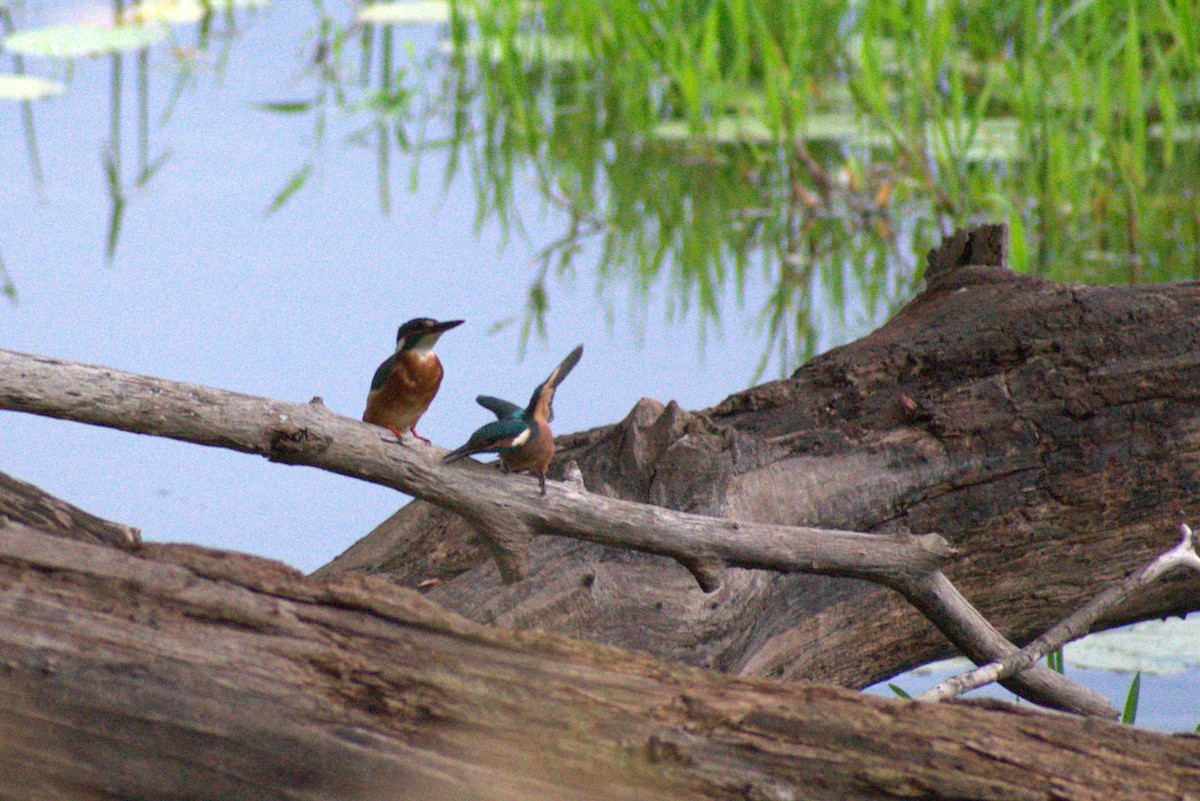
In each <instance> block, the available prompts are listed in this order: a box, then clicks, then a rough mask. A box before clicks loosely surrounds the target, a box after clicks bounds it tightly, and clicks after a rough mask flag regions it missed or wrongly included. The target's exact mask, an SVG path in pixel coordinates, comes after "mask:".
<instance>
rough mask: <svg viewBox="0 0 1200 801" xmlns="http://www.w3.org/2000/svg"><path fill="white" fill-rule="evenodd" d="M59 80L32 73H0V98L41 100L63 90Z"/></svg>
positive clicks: (63, 87)
mask: <svg viewBox="0 0 1200 801" xmlns="http://www.w3.org/2000/svg"><path fill="white" fill-rule="evenodd" d="M66 89H67V87H66V86H65V85H63V84H62V83H61V82H59V81H53V80H51V79H49V78H39V77H37V76H34V75H9V74H3V75H0V98H3V99H5V100H41V99H42V98H46V97H54V96H55V95H61V94H62V93H63V92H65V91H66Z"/></svg>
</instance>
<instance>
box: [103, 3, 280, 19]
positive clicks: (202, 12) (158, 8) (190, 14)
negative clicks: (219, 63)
mask: <svg viewBox="0 0 1200 801" xmlns="http://www.w3.org/2000/svg"><path fill="white" fill-rule="evenodd" d="M270 3H271V0H142V1H141V2H140V3H137V4H135V5H133V6H132V7H130V8H129V10H128V11H126V12H125V19H127V20H130V21H132V22H164V23H166V24H168V25H184V24H188V23H193V22H199V21H200V20H202V19H204V17H205V16H206V15H208V14H222V13H225V12H226V11H229V10H231V9H238V8H259V7H261V6H266V5H270Z"/></svg>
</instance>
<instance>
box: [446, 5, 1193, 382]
mask: <svg viewBox="0 0 1200 801" xmlns="http://www.w3.org/2000/svg"><path fill="white" fill-rule="evenodd" d="M539 8H540V10H538V11H537V12H534V11H531V10H530V6H527V5H526V4H524V3H521V2H518V1H517V0H486V2H484V1H483V0H454V2H452V14H451V23H450V26H449V34H450V39H451V45H452V48H453V49H452V54H451V56H450V58H449V66H450V69H451V80H450V82H449V84H448V85H447V86H446V87H444V92H443V94H442V96H441V102H440V104H439V105H440V107H442V108H449V109H453V111H452V112H451V113H450V114H449V119H448V122H449V124H450V126H451V129H452V132H453V135H452V136H451V137H450V139H449V140H448V141H447V142H446V144H447V145H448V146H449V147H451V148H453V150H454V155H453V157H452V164H453V165H454V166H455V168H458V167H459V166H460V165H461V164H462V163H463V161H465V163H466V164H468V165H469V166H470V171H471V174H472V175H473V176H474V177H475V180H476V187H477V191H478V210H479V216H480V222H481V223H482V222H484V221H485V220H487V219H497V220H499V221H501V222H502V223H504V224H505V225H506V226H508V228H509V230H513V231H517V232H522V231H523V230H524V226H523V225H522V221H521V220H520V219H518V216H517V213H516V211H515V208H514V205H513V203H512V198H513V195H514V193H515V192H516V191H518V190H517V187H518V185H519V184H521V183H523V182H524V179H526V178H528V177H532V178H533V182H534V184H535V185H536V186H537V188H538V190H539V191H540V192H541V194H542V196H543V198H544V199H545V200H546V202H547V203H548V204H550V205H553V206H556V207H560V208H563V209H565V210H567V212H568V216H569V219H570V223H569V228H568V231H567V232H566V233H565V234H564V236H562V237H561V238H560V239H558V240H557V241H556V242H554V243H552V244H551V245H550V246H549V247H547V248H546V249H545V250H543V251H542V254H541V258H540V271H539V273H538V274H537V275H536V276H535V277H534V278H533V283H534V284H536V285H538V286H539V287H541V288H542V291H541V293H540V294H539V295H538V296H537V297H538V298H539V303H540V304H541V305H539V306H538V307H537V308H536V309H535V308H533V307H531V309H530V313H531V315H534V316H538V315H540V314H543V313H544V311H545V302H546V296H545V282H546V279H547V277H548V275H549V274H551V273H553V274H556V275H560V276H563V277H570V276H571V275H573V265H574V261H575V260H576V259H577V257H578V255H579V254H580V253H583V252H587V253H588V256H589V258H591V257H592V256H593V254H595V258H596V259H597V261H596V274H597V281H598V290H599V292H600V294H601V295H602V296H609V297H610V302H611V294H610V293H611V289H612V287H613V285H614V284H619V283H625V284H627V285H628V286H629V287H630V288H631V289H632V290H633V293H634V295H635V297H637V298H641V299H642V300H643V301H644V299H645V298H647V297H648V296H649V293H650V291H651V290H652V289H655V288H657V287H666V288H667V289H668V294H669V296H670V297H671V298H672V299H673V302H672V303H671V304H670V305H669V309H668V313H669V314H671V315H673V316H680V317H682V316H686V315H689V314H692V313H695V315H696V316H697V318H698V320H699V322H700V326H701V332H702V333H703V332H704V331H705V330H706V328H707V326H709V325H712V324H716V323H718V322H719V312H720V306H721V303H722V302H723V300H724V299H725V298H726V297H727V293H728V292H729V291H730V290H732V291H734V292H735V293H736V296H737V297H738V298H743V297H744V296H745V291H746V290H747V288H748V287H750V286H754V285H757V284H758V283H759V282H764V283H765V284H766V286H767V287H769V291H768V293H767V297H766V300H765V301H764V302H763V306H762V310H761V321H762V327H763V329H764V330H765V332H766V335H767V337H768V341H769V343H770V347H771V348H772V349H773V350H774V352H775V353H778V355H779V356H780V361H781V364H782V366H783V369H785V370H786V369H787V368H789V367H791V366H793V365H794V364H795V362H796V361H797V360H800V359H803V358H807V356H809V355H811V354H812V353H813V352H814V350H815V349H816V347H817V346H818V344H819V342H821V341H822V337H824V338H825V340H829V339H831V338H834V337H833V335H830V334H829V329H830V328H831V327H834V326H839V327H840V326H842V325H843V324H845V323H847V322H850V323H855V322H857V323H871V322H873V321H875V320H877V319H878V318H879V317H880V316H881V315H883V314H886V313H887V312H888V311H890V310H891V309H893V308H894V307H895V306H897V305H898V304H899V303H901V302H903V301H904V300H905V299H907V297H908V296H909V295H910V294H911V293H912V292H913V291H914V288H915V284H916V282H917V280H918V279H919V274H920V263H921V260H922V259H923V256H924V253H925V252H926V250H927V249H928V248H929V247H930V246H931V245H932V244H933V243H934V242H935V241H936V240H937V239H938V238H940V237H941V236H942V235H944V234H946V233H949V232H950V231H951V230H952V229H953V228H954V227H956V226H959V225H964V224H967V223H969V222H971V221H974V220H978V219H982V218H986V219H1001V220H1007V221H1008V222H1009V225H1010V228H1011V231H1012V248H1011V251H1010V258H1011V263H1012V264H1013V266H1014V267H1016V268H1018V269H1025V270H1030V271H1033V272H1038V273H1044V274H1047V275H1051V276H1053V277H1055V278H1059V279H1063V280H1090V281H1141V280H1166V279H1169V278H1173V277H1180V276H1185V275H1192V274H1200V248H1198V245H1197V241H1198V239H1200V212H1198V211H1197V207H1198V203H1197V198H1196V192H1195V188H1194V187H1195V186H1197V185H1198V184H1200V126H1198V125H1197V118H1198V116H1200V115H1198V106H1200V80H1198V78H1197V75H1200V69H1197V67H1198V66H1200V63H1198V58H1200V56H1198V55H1197V54H1198V52H1200V50H1198V47H1197V45H1198V41H1197V36H1198V34H1197V27H1198V26H1197V24H1196V18H1195V14H1194V11H1195V9H1194V4H1193V0H1076V2H1074V3H1071V4H1066V3H1061V2H1057V3H1048V2H1035V1H1034V0H1022V2H1019V3H1014V4H999V5H989V4H980V3H968V2H963V0H943V1H942V2H934V3H926V2H920V3H918V2H913V1H912V0H907V1H906V2H882V0H873V1H866V0H864V1H862V2H851V0H797V2H791V3H775V2H767V0H664V2H660V3H653V4H646V3H642V2H636V1H635V0H611V1H610V2H606V3H592V2H583V0H548V1H547V2H546V3H544V4H543V5H542V6H540V7H539ZM464 108H467V109H469V111H464V110H463V109H464ZM586 239H591V240H594V241H595V243H596V246H595V249H594V250H587V249H585V248H583V246H582V245H583V240H586ZM830 310H832V311H830ZM767 356H769V353H768V354H767V355H766V356H764V364H765V363H766V359H767Z"/></svg>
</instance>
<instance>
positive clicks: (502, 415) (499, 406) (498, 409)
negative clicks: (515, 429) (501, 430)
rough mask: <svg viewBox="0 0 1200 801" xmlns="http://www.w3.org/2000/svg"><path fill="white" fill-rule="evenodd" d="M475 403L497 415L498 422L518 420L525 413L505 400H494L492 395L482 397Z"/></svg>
mask: <svg viewBox="0 0 1200 801" xmlns="http://www.w3.org/2000/svg"><path fill="white" fill-rule="evenodd" d="M475 402H476V403H478V404H479V405H480V406H482V407H483V408H485V409H487V410H488V411H489V412H491V413H492V414H494V415H496V419H497V420H504V419H506V418H518V417H520V416H521V414H522V412H524V411H525V410H524V409H522V408H521V407H520V406H518V405H517V404H515V403H510V402H509V401H506V400H504V399H503V398H494V397H492V396H491V395H480V396H479V397H477V398H476V399H475Z"/></svg>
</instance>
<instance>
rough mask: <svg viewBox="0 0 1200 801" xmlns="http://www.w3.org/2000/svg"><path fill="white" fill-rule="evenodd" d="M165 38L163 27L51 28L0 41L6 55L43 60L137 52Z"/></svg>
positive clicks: (22, 32) (14, 35) (165, 28)
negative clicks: (2, 42) (42, 58)
mask: <svg viewBox="0 0 1200 801" xmlns="http://www.w3.org/2000/svg"><path fill="white" fill-rule="evenodd" d="M166 38H167V26H165V25H161V24H156V25H118V26H117V27H115V28H101V27H99V26H96V25H53V26H49V27H46V28H30V29H29V30H24V31H17V32H16V33H13V34H10V35H9V36H8V37H7V38H5V39H4V49H5V50H6V51H8V52H9V53H17V54H20V55H23V56H42V57H44V58H78V57H81V56H100V55H105V54H107V53H124V52H128V51H132V50H141V49H143V48H146V47H150V46H151V45H154V44H157V43H158V42H161V41H162V40H164V39H166Z"/></svg>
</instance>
